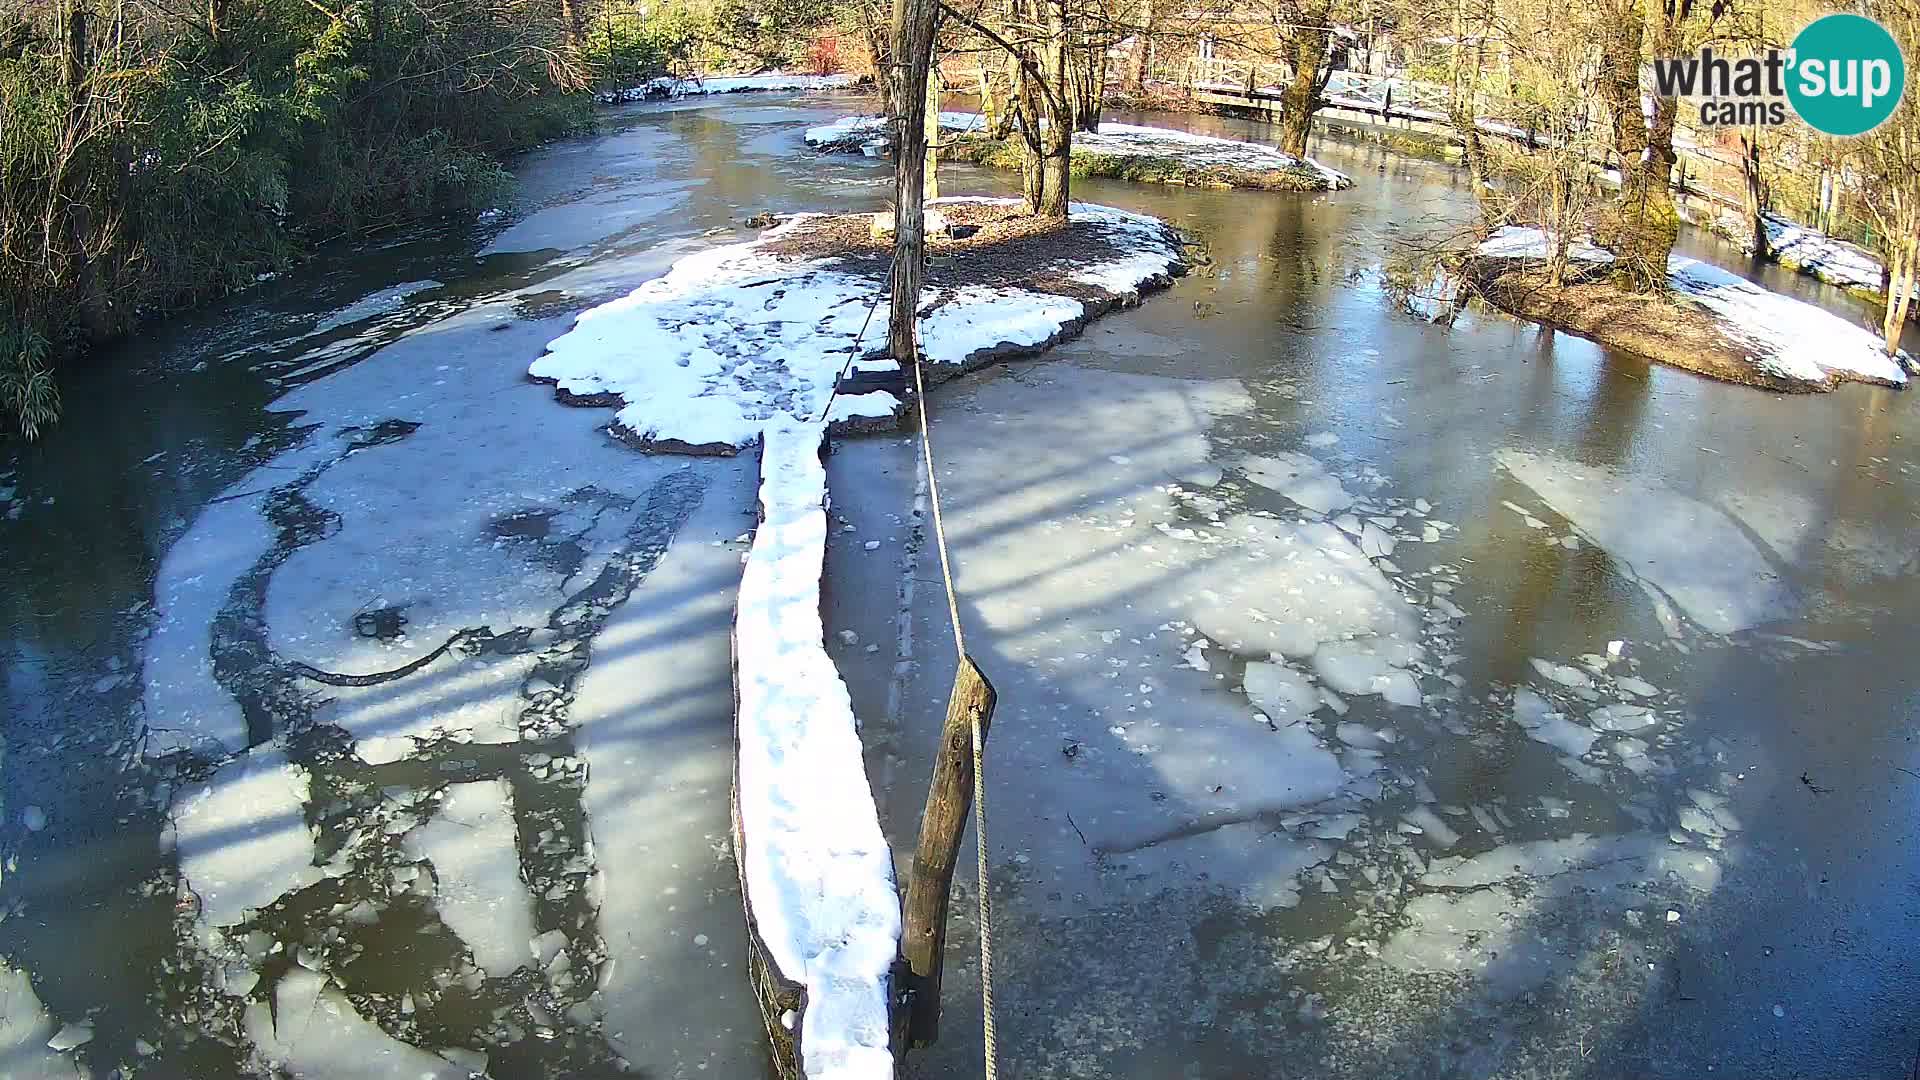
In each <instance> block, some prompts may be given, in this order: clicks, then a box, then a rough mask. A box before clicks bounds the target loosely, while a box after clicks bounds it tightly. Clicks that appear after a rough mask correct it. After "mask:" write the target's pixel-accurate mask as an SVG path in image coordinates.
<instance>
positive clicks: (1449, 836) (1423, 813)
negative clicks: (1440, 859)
mask: <svg viewBox="0 0 1920 1080" xmlns="http://www.w3.org/2000/svg"><path fill="white" fill-rule="evenodd" d="M1400 818H1401V820H1402V821H1405V822H1407V823H1408V824H1410V825H1413V826H1414V827H1416V828H1418V829H1419V830H1420V831H1421V832H1422V833H1423V834H1425V836H1426V837H1427V839H1429V840H1431V841H1433V846H1434V847H1437V848H1440V849H1442V850H1445V849H1446V848H1450V847H1452V846H1453V845H1455V844H1457V843H1459V842H1460V834H1459V833H1458V832H1455V831H1454V829H1453V827H1452V826H1450V825H1448V824H1447V823H1446V822H1445V821H1442V820H1441V819H1440V815H1439V814H1436V813H1434V812H1433V808H1432V807H1430V806H1416V807H1414V808H1413V809H1412V810H1409V811H1407V812H1406V813H1404V814H1402V815H1400Z"/></svg>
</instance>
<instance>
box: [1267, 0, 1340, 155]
mask: <svg viewBox="0 0 1920 1080" xmlns="http://www.w3.org/2000/svg"><path fill="white" fill-rule="evenodd" d="M1331 14H1332V5H1331V4H1330V3H1318V4H1304V5H1302V6H1301V7H1300V9H1299V14H1298V16H1297V17H1298V18H1299V19H1300V21H1299V22H1297V23H1295V24H1293V25H1292V26H1290V27H1286V28H1283V29H1282V31H1281V33H1282V35H1283V39H1284V41H1285V45H1284V55H1285V57H1286V60H1287V64H1288V66H1289V67H1290V68H1291V69H1292V77H1291V78H1289V79H1288V80H1287V85H1286V87H1285V88H1284V89H1282V90H1281V91H1280V108H1281V113H1280V149H1281V150H1282V151H1285V152H1286V153H1289V154H1292V155H1293V156H1294V157H1306V156H1307V135H1308V134H1309V133H1310V132H1311V131H1312V130H1313V114H1314V111H1315V110H1317V109H1319V108H1320V90H1321V88H1322V87H1324V86H1325V85H1326V80H1325V79H1324V78H1323V77H1322V73H1323V70H1324V69H1325V68H1326V67H1327V42H1328V40H1329V39H1330V38H1331V37H1332V36H1333V30H1332V23H1331V22H1330V21H1329V20H1330V18H1331Z"/></svg>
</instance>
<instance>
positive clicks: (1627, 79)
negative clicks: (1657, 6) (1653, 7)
mask: <svg viewBox="0 0 1920 1080" xmlns="http://www.w3.org/2000/svg"><path fill="white" fill-rule="evenodd" d="M1605 14H1606V17H1605V18H1604V19H1603V22H1602V29H1601V41H1600V87H1599V89H1600V99H1601V101H1602V102H1604V103H1605V105H1606V108H1607V112H1608V116H1609V119H1610V121H1611V123H1612V126H1613V148H1614V153H1615V154H1617V155H1618V157H1619V165H1620V197H1619V202H1618V204H1617V209H1618V214H1617V219H1616V221H1615V222H1614V228H1613V230H1612V232H1613V235H1612V236H1611V237H1609V238H1608V239H1609V240H1611V241H1612V246H1613V248H1614V250H1615V253H1616V254H1617V255H1618V256H1619V261H1618V265H1619V268H1620V270H1619V273H1620V276H1621V279H1622V283H1623V284H1624V285H1625V286H1626V287H1628V288H1630V289H1632V290H1633V291H1635V292H1659V291H1662V290H1664V289H1665V288H1666V285H1667V256H1668V254H1669V253H1670V252H1672V250H1673V243H1674V240H1675V239H1677V238H1678V236H1679V233H1680V225H1679V222H1680V218H1679V215H1678V214H1676V213H1675V212H1674V209H1673V192H1672V191H1671V189H1669V187H1668V186H1667V173H1668V169H1669V166H1670V165H1671V158H1670V155H1671V154H1672V152H1673V148H1672V143H1671V140H1672V120H1671V111H1672V108H1673V103H1672V101H1671V100H1669V101H1667V110H1668V113H1669V117H1668V120H1667V123H1666V145H1665V147H1664V152H1662V149H1661V148H1660V147H1656V145H1655V140H1654V139H1653V138H1652V137H1650V132H1649V130H1648V126H1647V121H1646V117H1645V115H1644V114H1643V113H1642V111H1641V104H1640V55H1641V44H1642V43H1643V41H1644V40H1645V36H1646V30H1645V26H1644V25H1643V24H1642V22H1641V20H1640V17H1639V13H1638V12H1637V11H1635V10H1634V4H1633V0H1609V2H1608V4H1607V5H1606V13H1605ZM1659 100H1660V99H1657V98H1656V99H1655V101H1656V109H1655V115H1656V123H1655V130H1654V132H1653V133H1651V134H1658V130H1659V126H1660V125H1659V122H1658V117H1659V112H1660V110H1659V109H1658V107H1657V103H1658V102H1659Z"/></svg>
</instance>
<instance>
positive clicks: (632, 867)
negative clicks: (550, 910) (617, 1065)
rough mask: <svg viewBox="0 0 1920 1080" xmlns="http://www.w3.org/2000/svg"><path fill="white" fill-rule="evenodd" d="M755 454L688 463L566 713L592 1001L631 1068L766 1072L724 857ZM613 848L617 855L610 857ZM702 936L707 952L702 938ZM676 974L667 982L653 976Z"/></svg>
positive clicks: (735, 890)
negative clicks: (679, 499)
mask: <svg viewBox="0 0 1920 1080" xmlns="http://www.w3.org/2000/svg"><path fill="white" fill-rule="evenodd" d="M752 465H753V463H752V462H750V461H743V460H740V459H737V458H736V459H714V460H712V461H703V462H697V463H696V464H695V467H696V468H697V469H701V470H702V471H705V472H709V473H710V474H711V475H710V477H709V478H708V480H707V485H708V486H707V493H706V495H705V497H704V498H703V499H702V500H701V503H700V506H699V507H698V508H697V509H696V510H694V512H693V515H692V516H691V517H689V518H688V520H687V523H686V525H684V526H683V527H682V528H681V531H680V533H679V534H678V535H677V536H676V537H675V538H674V541H673V544H672V546H671V547H669V548H668V549H667V552H666V554H665V555H663V556H662V557H661V559H660V562H659V564H658V565H657V566H656V567H655V568H654V570H653V572H652V573H650V574H648V575H647V578H646V580H645V581H643V582H641V584H640V585H639V587H638V588H636V589H635V590H634V593H633V595H632V596H630V597H629V598H628V599H627V602H626V603H625V604H623V605H621V606H620V607H619V608H617V609H615V610H614V612H613V614H612V615H611V616H610V617H609V618H608V620H607V623H606V625H605V626H604V627H602V628H601V631H600V633H599V634H597V635H595V637H594V660H593V666H592V667H589V668H588V669H587V670H586V671H585V672H584V673H583V674H582V675H581V676H580V680H579V682H578V683H577V684H576V685H575V697H574V702H573V707H572V709H571V710H570V712H571V715H572V717H573V718H574V722H575V724H576V725H577V727H576V732H577V734H576V736H575V738H576V740H577V745H578V747H579V753H580V756H581V758H582V759H583V761H584V762H585V764H586V765H587V788H586V792H585V794H584V796H583V801H584V804H585V809H586V819H587V826H588V828H589V829H590V830H591V842H592V843H593V845H594V849H595V852H596V854H597V855H598V856H599V857H598V858H597V859H596V860H595V868H594V872H595V875H596V881H595V884H594V885H593V886H591V888H592V889H593V893H594V895H595V896H596V898H597V914H598V925H599V934H600V939H601V941H602V942H603V943H604V945H605V948H606V953H607V959H606V961H605V963H604V964H603V966H602V967H601V970H600V973H599V975H600V986H599V993H598V994H597V995H596V996H597V998H598V1000H599V1003H600V1011H601V1013H602V1015H603V1017H604V1028H605V1031H606V1033H607V1038H608V1040H609V1042H610V1043H611V1044H612V1046H613V1047H614V1049H615V1051H616V1052H618V1053H619V1054H620V1055H621V1056H622V1057H625V1058H626V1059H627V1060H629V1061H630V1062H632V1063H633V1065H634V1067H635V1068H636V1069H637V1070H644V1071H647V1072H649V1073H651V1072H655V1071H657V1072H658V1073H659V1074H660V1075H664V1076H674V1075H694V1074H696V1073H701V1070H700V1068H699V1066H700V1065H702V1064H705V1065H707V1066H708V1068H707V1070H706V1071H705V1072H704V1073H702V1075H713V1076H748V1075H752V1074H753V1072H754V1070H756V1069H758V1068H760V1067H761V1064H762V1059H763V1058H764V1050H763V1049H762V1045H761V1042H760V1040H759V1037H758V1035H757V1028H758V1025H759V1016H758V1014H757V1012H756V1011H755V1009H754V1007H753V992H752V988H751V987H750V986H748V985H747V984H746V982H745V980H743V979H741V978H740V977H739V975H738V972H739V968H738V966H737V965H735V966H731V967H729V966H723V965H725V963H726V962H727V961H728V960H730V959H732V958H734V957H738V956H742V955H744V954H745V950H746V928H745V926H744V925H743V923H742V921H741V918H740V895H739V885H738V881H739V878H738V872H737V871H736V870H735V869H734V864H733V860H732V859H731V858H729V857H727V855H726V854H725V853H726V850H727V847H728V843H727V838H728V834H729V832H730V830H731V826H732V821H731V811H730V807H729V804H728V799H727V791H728V789H729V787H730V785H731V784H732V782H733V680H732V656H731V652H730V649H729V637H730V632H731V629H732V623H733V603H734V592H735V590H736V588H737V587H738V586H739V583H740V556H739V553H738V551H737V550H735V549H734V548H732V547H729V546H725V545H723V544H718V543H716V542H719V541H728V540H731V539H733V538H734V537H736V536H739V535H740V533H741V529H742V528H743V527H744V526H745V525H747V524H750V522H751V519H750V518H749V517H747V516H746V511H747V509H748V508H749V507H751V506H752V504H753V490H754V485H753V479H754V477H753V468H752ZM609 853H612V854H611V855H609ZM701 934H705V935H708V936H709V937H710V939H711V944H710V945H709V946H708V947H707V948H704V949H703V948H701V947H700V946H697V945H696V944H695V943H694V939H695V937H696V936H698V935H701ZM663 970H664V971H673V972H675V973H676V975H675V977H674V978H672V979H662V978H660V977H659V972H661V971H663Z"/></svg>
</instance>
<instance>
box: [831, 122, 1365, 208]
mask: <svg viewBox="0 0 1920 1080" xmlns="http://www.w3.org/2000/svg"><path fill="white" fill-rule="evenodd" d="M985 126H986V120H985V118H984V117H982V116H981V115H980V114H979V113H969V112H942V113H941V114H940V130H941V131H943V132H952V133H955V134H966V133H969V132H980V131H984V130H985ZM886 128H887V121H886V118H885V117H881V116H848V117H843V118H841V119H839V120H835V121H834V122H833V123H831V124H823V125H821V126H819V127H813V128H808V129H807V134H806V141H807V145H808V146H811V147H813V148H815V149H816V150H826V151H836V150H837V151H854V150H866V149H867V148H868V147H871V146H874V145H876V144H878V145H880V146H884V145H885V142H886V139H887V130H886ZM1073 150H1074V152H1075V153H1076V154H1094V155H1103V156H1109V157H1121V158H1148V157H1153V158H1174V159H1178V160H1179V161H1180V162H1181V163H1182V164H1183V165H1187V166H1190V167H1192V168H1195V169H1206V168H1222V169H1238V170H1245V171H1248V172H1271V171H1293V170H1301V169H1306V170H1311V171H1313V172H1316V173H1318V174H1319V176H1320V178H1321V180H1322V182H1323V183H1324V184H1325V186H1326V188H1327V189H1328V190H1339V189H1340V188H1345V187H1352V186H1353V180H1352V179H1351V178H1350V177H1348V176H1347V175H1346V174H1344V173H1341V172H1338V171H1336V170H1334V169H1330V168H1328V167H1326V166H1325V165H1322V164H1320V163H1319V162H1317V161H1315V160H1313V159H1312V158H1298V157H1294V156H1293V155H1292V154H1288V153H1283V152H1282V151H1280V150H1279V149H1277V148H1275V147H1272V146H1268V145H1266V144H1264V143H1252V142H1242V141H1240V140H1237V139H1222V138H1217V137H1215V136H1212V135H1195V134H1192V133H1190V132H1185V131H1175V130H1173V129H1172V128H1159V127H1142V126H1139V125H1135V124H1111V123H1109V124H1101V125H1100V129H1099V130H1098V131H1076V132H1074V133H1073Z"/></svg>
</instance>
